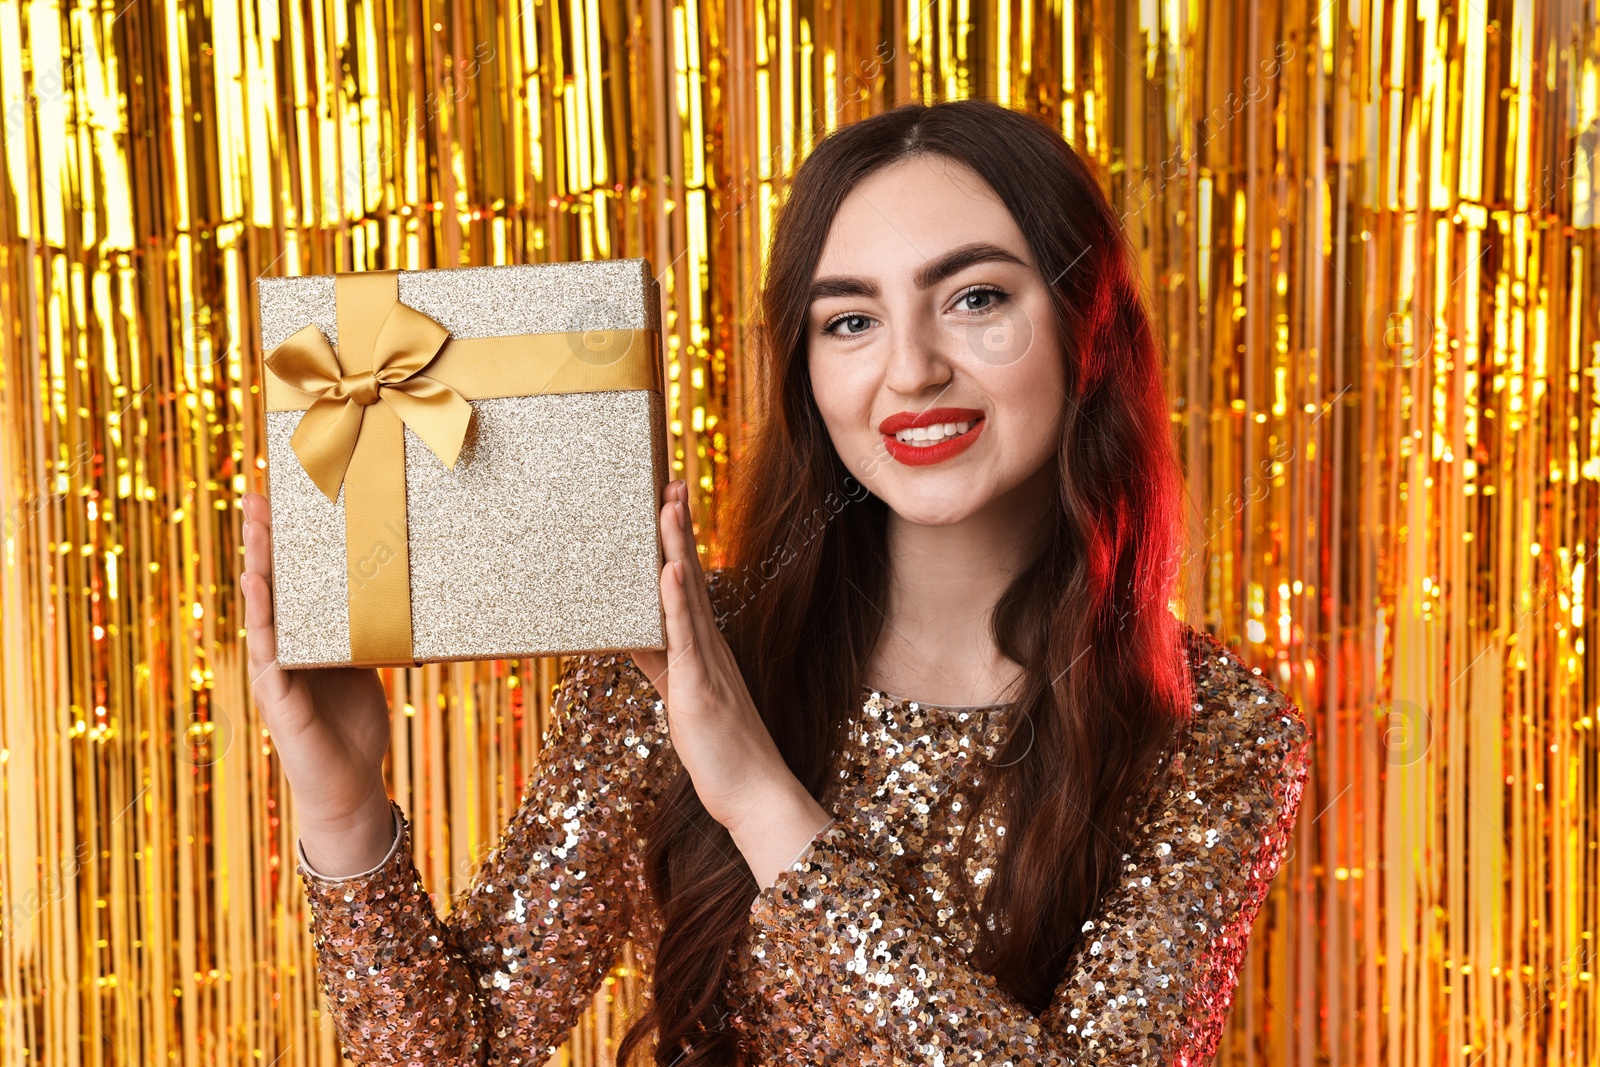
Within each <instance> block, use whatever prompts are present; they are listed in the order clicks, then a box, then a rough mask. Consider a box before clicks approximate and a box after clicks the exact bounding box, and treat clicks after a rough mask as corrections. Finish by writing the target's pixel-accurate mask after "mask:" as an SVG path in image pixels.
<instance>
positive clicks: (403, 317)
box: [266, 300, 472, 502]
mask: <svg viewBox="0 0 1600 1067" xmlns="http://www.w3.org/2000/svg"><path fill="white" fill-rule="evenodd" d="M449 338H450V333H449V331H448V330H446V329H445V328H444V327H443V326H441V325H439V323H437V322H435V321H434V320H433V319H431V318H429V317H428V316H427V315H424V314H423V313H422V312H420V311H417V310H416V309H415V308H411V307H407V306H406V305H405V304H402V303H400V302H399V301H398V300H397V301H396V302H395V303H394V304H393V305H392V306H391V307H390V308H389V312H388V314H387V315H385V316H384V319H383V324H382V325H381V326H379V327H378V333H377V337H376V340H375V342H374V345H373V352H372V368H373V369H372V370H371V371H366V372H358V373H355V374H348V375H347V374H344V373H343V371H342V369H341V367H340V365H339V359H338V357H337V356H336V355H335V354H334V351H333V348H332V347H331V346H330V345H329V344H328V339H327V338H326V337H324V336H323V335H322V331H321V330H319V329H318V328H317V327H316V326H303V327H301V328H300V329H299V330H298V331H296V332H295V333H294V334H292V335H291V336H290V337H289V338H288V339H287V340H285V341H284V342H283V343H282V344H280V345H278V347H276V348H274V349H273V350H272V351H271V352H270V353H268V354H267V356H266V364H267V366H268V367H269V368H271V370H272V373H274V374H276V375H277V376H278V377H279V378H281V379H283V381H284V382H286V383H287V384H289V385H291V386H293V387H294V388H295V389H298V390H300V391H301V392H302V393H309V394H311V395H313V396H315V397H316V398H317V399H316V401H315V402H314V403H313V404H312V405H311V406H310V408H308V409H307V410H306V413H305V415H304V416H302V417H301V419H300V425H299V426H298V427H296V428H295V431H294V437H293V439H292V441H291V444H292V445H293V446H294V451H295V455H297V456H299V457H300V464H301V466H303V467H304V468H305V470H306V473H307V474H308V475H310V476H311V480H312V481H313V482H315V483H316V486H317V488H318V489H321V490H322V493H323V495H324V496H326V497H327V498H328V499H329V500H330V501H333V502H337V501H338V498H339V486H340V485H342V484H343V483H344V476H345V471H346V470H347V469H348V468H349V466H350V457H351V456H352V455H353V454H354V453H355V449H356V442H357V440H359V439H360V437H361V423H362V420H363V418H364V416H365V413H366V408H367V406H368V405H371V404H377V403H384V404H388V405H389V406H390V407H391V408H393V409H394V412H395V414H397V415H398V416H400V420H401V421H402V422H404V423H405V424H406V425H407V426H409V427H411V429H412V431H413V432H415V433H416V435H417V436H418V437H420V438H422V440H423V442H424V443H426V444H427V446H428V448H429V449H431V450H432V451H433V454H434V455H436V456H438V457H439V458H440V459H441V460H443V461H444V465H445V466H446V467H449V468H451V469H452V470H454V469H455V465H456V459H457V458H458V457H459V456H460V454H461V446H462V444H463V443H464V442H465V441H466V437H467V425H468V423H469V422H470V421H471V419H472V405H471V404H469V403H467V401H466V399H465V398H464V397H463V396H462V395H461V394H460V393H458V392H456V391H455V390H454V389H452V388H450V386H448V385H445V384H444V383H443V382H440V381H436V380H435V379H433V378H427V377H424V376H423V375H422V374H421V373H420V372H421V371H422V369H423V368H424V367H426V366H427V365H428V364H429V363H431V362H432V361H433V359H434V357H435V356H436V355H438V353H439V349H440V348H442V347H443V346H444V343H445V342H446V341H447V340H449Z"/></svg>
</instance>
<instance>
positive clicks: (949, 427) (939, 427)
mask: <svg viewBox="0 0 1600 1067" xmlns="http://www.w3.org/2000/svg"><path fill="white" fill-rule="evenodd" d="M970 429H972V423H970V422H942V423H935V424H934V425H932V426H914V427H912V428H911V429H909V430H901V431H900V432H899V433H897V434H895V435H894V437H895V440H896V441H899V442H901V443H902V444H908V445H910V444H915V445H922V446H927V445H935V444H938V443H939V442H940V441H943V440H944V439H945V438H947V437H959V436H961V435H962V434H964V433H966V432H967V431H968V430H970Z"/></svg>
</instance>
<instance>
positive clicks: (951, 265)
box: [809, 241, 1027, 301]
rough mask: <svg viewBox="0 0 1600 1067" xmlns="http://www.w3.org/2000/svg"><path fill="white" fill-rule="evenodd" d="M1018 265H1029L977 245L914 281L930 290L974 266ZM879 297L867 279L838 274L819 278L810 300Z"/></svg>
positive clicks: (948, 256)
mask: <svg viewBox="0 0 1600 1067" xmlns="http://www.w3.org/2000/svg"><path fill="white" fill-rule="evenodd" d="M993 262H999V263H1015V264H1017V265H1018V266H1020V267H1026V266H1027V264H1026V263H1025V262H1023V261H1022V260H1021V259H1019V258H1018V257H1017V256H1016V255H1014V254H1013V253H1011V252H1008V251H1006V250H1005V249H1004V248H1001V247H1000V246H999V245H993V244H988V243H987V242H983V241H975V242H973V243H972V244H965V245H962V246H961V247H960V248H952V249H951V250H950V251H948V252H946V253H945V254H944V255H942V256H940V257H939V258H937V259H934V260H930V261H929V262H927V263H924V264H923V265H922V266H921V267H918V268H917V273H916V275H915V277H914V279H913V280H914V281H915V282H916V285H917V288H918V289H926V288H928V287H929V286H932V285H937V284H938V283H939V282H942V281H944V280H945V279H946V278H948V277H950V276H951V275H952V274H955V273H957V272H958V271H963V270H966V269H967V268H968V267H970V266H972V265H973V264H974V263H993ZM877 295H878V286H877V283H875V282H873V281H871V280H870V279H867V278H858V277H854V276H851V275H844V274H835V275H830V276H829V277H826V278H818V279H817V280H816V281H814V282H812V283H811V292H810V296H809V300H811V301H815V300H822V299H825V298H827V297H830V296H864V297H876V296H877Z"/></svg>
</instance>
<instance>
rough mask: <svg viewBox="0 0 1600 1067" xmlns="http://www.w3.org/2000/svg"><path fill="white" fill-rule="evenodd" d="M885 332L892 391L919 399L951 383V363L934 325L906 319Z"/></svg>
mask: <svg viewBox="0 0 1600 1067" xmlns="http://www.w3.org/2000/svg"><path fill="white" fill-rule="evenodd" d="M885 333H886V335H887V336H886V342H887V351H886V352H885V354H884V359H885V366H884V371H883V380H884V385H885V386H887V387H888V388H889V389H891V390H893V391H894V392H896V393H900V394H903V395H905V396H917V395H919V394H921V393H924V392H926V391H927V390H928V389H930V388H935V387H937V386H941V385H943V384H945V383H946V382H948V381H949V380H950V370H951V361H950V359H949V357H948V355H947V354H946V353H945V352H944V351H943V350H942V349H941V347H940V338H939V336H938V331H936V330H934V329H932V328H931V326H930V325H928V324H925V323H922V322H920V321H918V320H916V319H914V318H913V319H904V318H902V319H900V320H898V321H897V322H894V323H891V324H889V325H888V326H887V327H886V328H885Z"/></svg>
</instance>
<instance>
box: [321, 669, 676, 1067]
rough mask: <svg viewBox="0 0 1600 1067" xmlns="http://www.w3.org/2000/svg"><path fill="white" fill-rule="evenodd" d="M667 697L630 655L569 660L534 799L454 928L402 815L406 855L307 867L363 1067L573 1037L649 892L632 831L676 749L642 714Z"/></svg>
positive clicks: (490, 1055)
mask: <svg viewBox="0 0 1600 1067" xmlns="http://www.w3.org/2000/svg"><path fill="white" fill-rule="evenodd" d="M636 698H638V699H636ZM654 699H655V692H654V690H653V689H652V688H649V687H648V682H646V681H644V679H643V676H642V675H641V674H640V673H639V672H638V671H637V670H636V669H633V668H632V665H631V661H630V660H629V658H628V657H627V655H626V653H606V654H590V655H585V656H578V657H574V658H573V659H572V660H569V662H568V666H567V670H566V671H565V672H564V673H563V675H562V679H561V685H560V687H559V690H558V693H557V696H556V699H555V703H554V704H553V706H552V720H551V726H550V730H549V732H548V733H547V734H546V737H545V745H544V748H543V749H542V751H541V753H540V756H539V762H538V766H537V768H536V770H535V772H534V774H533V776H532V778H531V779H530V781H529V784H528V786H527V788H526V790H525V791H524V794H523V798H522V803H521V805H520V807H519V808H518V810H517V813H516V815H515V816H514V817H513V818H512V820H511V822H510V824H509V825H508V826H507V827H506V828H505V830H504V831H503V833H502V835H501V837H500V839H499V841H498V842H497V843H496V845H495V847H494V848H493V849H492V850H490V852H489V853H488V854H487V855H486V856H485V857H484V859H483V860H482V861H481V862H480V864H479V865H478V868H477V870H476V872H475V873H474V875H473V877H472V879H471V881H470V884H469V885H468V886H467V887H466V888H465V889H463V890H462V891H461V892H460V893H458V894H457V895H456V896H455V897H454V898H453V900H452V902H451V907H450V909H449V912H448V918H446V919H441V918H440V917H439V915H438V914H437V912H436V911H435V909H434V906H433V903H432V901H431V900H430V898H429V896H428V894H427V892H426V891H425V890H424V889H423V887H422V884H421V881H420V878H419V876H418V873H417V869H416V866H415V864H414V863H413V860H412V849H411V834H410V825H409V823H408V822H407V821H406V819H405V817H404V812H403V811H401V810H400V808H399V806H398V805H395V811H396V813H397V815H398V816H399V818H400V823H401V839H400V842H399V845H398V847H396V848H395V849H394V850H393V852H392V853H391V854H390V856H389V858H388V859H387V860H385V862H384V863H383V864H382V865H380V866H379V867H378V868H377V869H376V870H374V871H372V872H369V873H367V874H364V875H360V876H357V877H355V878H347V879H324V878H321V877H318V876H317V875H315V874H313V873H312V872H310V871H308V870H307V869H306V868H305V867H304V865H301V866H299V867H298V868H297V869H298V871H299V873H300V876H301V880H302V881H303V883H304V884H305V887H306V895H307V898H308V900H309V902H310V906H311V914H312V923H311V929H312V932H313V934H314V937H315V944H316V956H317V964H318V972H319V976H320V979H321V982H322V987H323V990H324V992H325V993H326V995H327V1001H328V1004H329V1007H330V1009H331V1011H332V1014H333V1020H334V1025H335V1028H336V1031H337V1033H338V1036H339V1040H340V1043H341V1045H342V1046H343V1050H344V1053H345V1055H346V1056H347V1057H348V1058H349V1059H350V1060H351V1062H354V1063H359V1064H407V1065H410V1064H416V1065H422V1064H427V1065H440V1064H496V1065H509V1064H524V1065H534V1064H544V1063H545V1062H546V1061H547V1060H548V1059H549V1058H550V1056H551V1055H552V1054H553V1053H554V1051H555V1049H556V1047H557V1046H558V1045H559V1044H560V1043H561V1042H562V1041H564V1040H565V1039H566V1037H567V1034H568V1032H569V1031H570V1029H571V1027H572V1025H573V1023H574V1021H575V1020H576V1019H577V1017H578V1015H579V1013H580V1012H581V1011H582V1010H583V1008H584V1007H585V1006H587V1004H588V1003H589V1002H590V998H591V996H592V994H593V993H594V990H595V989H596V988H597V987H598V985H599V983H600V981H601V979H602V978H603V977H604V976H605V974H606V972H607V970H609V968H610V967H611V966H612V964H613V962H614V961H615V959H616V956H617V953H618V951H619V950H620V947H621V945H622V943H623V941H624V940H625V939H626V938H627V937H628V936H629V934H630V921H631V919H632V914H631V912H632V908H631V905H630V902H631V901H632V900H634V899H635V898H636V897H638V896H641V895H642V893H643V889H642V886H643V882H642V876H641V872H640V870H639V861H638V855H637V849H636V848H635V846H634V841H635V833H634V830H633V827H634V825H635V824H636V820H637V819H639V818H641V817H642V815H641V813H640V809H641V808H643V807H645V806H647V805H648V804H649V803H651V802H652V796H653V794H652V793H651V791H650V789H649V787H648V785H647V783H648V782H649V781H650V780H651V778H650V776H649V775H647V773H646V772H647V769H649V768H650V764H651V761H652V758H653V757H654V756H655V755H656V754H657V752H658V751H659V750H661V749H662V748H663V747H664V746H665V745H666V743H667V739H666V737H665V736H664V735H661V734H658V732H657V730H656V725H655V723H656V720H655V718H654V716H653V715H652V714H646V713H641V709H648V708H649V707H650V706H651V704H652V702H653V701H654ZM651 773H652V774H653V773H654V772H653V770H652V771H651Z"/></svg>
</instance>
